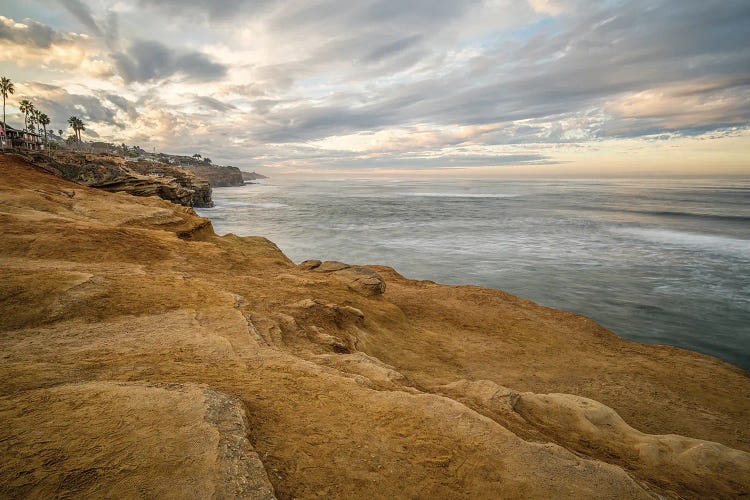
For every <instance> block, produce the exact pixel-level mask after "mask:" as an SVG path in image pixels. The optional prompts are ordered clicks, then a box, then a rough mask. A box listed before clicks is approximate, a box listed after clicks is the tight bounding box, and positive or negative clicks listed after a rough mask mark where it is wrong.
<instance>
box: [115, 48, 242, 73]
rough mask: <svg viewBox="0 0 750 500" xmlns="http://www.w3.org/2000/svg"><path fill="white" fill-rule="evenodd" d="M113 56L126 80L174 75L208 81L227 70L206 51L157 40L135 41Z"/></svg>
mask: <svg viewBox="0 0 750 500" xmlns="http://www.w3.org/2000/svg"><path fill="white" fill-rule="evenodd" d="M112 57H113V59H114V62H115V67H116V68H117V71H118V73H119V75H120V76H121V77H122V78H123V80H125V82H126V83H132V82H148V81H153V80H163V79H165V78H168V77H170V76H172V75H180V76H183V77H184V78H186V79H190V80H199V81H207V80H215V79H219V78H221V77H223V76H224V75H225V74H226V72H227V68H226V66H224V65H222V64H219V63H216V62H213V61H211V60H210V59H209V58H208V57H207V56H206V55H205V54H202V53H200V52H182V53H180V52H178V51H174V50H172V49H170V48H169V47H167V46H166V45H164V44H162V43H161V42H156V41H144V40H138V41H135V42H133V43H132V44H131V46H130V48H129V49H128V51H127V52H119V53H116V54H114V55H113V56H112Z"/></svg>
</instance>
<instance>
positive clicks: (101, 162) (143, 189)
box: [29, 152, 213, 207]
mask: <svg viewBox="0 0 750 500" xmlns="http://www.w3.org/2000/svg"><path fill="white" fill-rule="evenodd" d="M29 159H30V160H31V161H33V162H34V164H35V165H36V166H38V167H41V168H43V169H44V170H46V171H48V172H50V173H53V174H55V175H59V176H61V177H64V178H66V179H68V180H71V181H74V182H77V183H80V184H84V185H86V186H91V187H95V188H98V189H103V190H105V191H111V192H124V193H128V194H132V195H134V196H158V197H159V198H162V199H165V200H168V201H171V202H172V203H177V204H179V205H184V206H187V207H211V206H213V201H212V200H211V186H210V185H209V183H208V182H207V181H205V180H203V179H201V178H199V177H197V176H196V175H194V174H192V173H191V172H189V171H187V170H185V169H183V168H180V167H176V166H174V165H170V164H167V163H159V162H152V161H132V160H126V159H123V158H121V157H118V156H114V155H107V154H85V153H75V152H55V153H54V156H48V155H46V154H43V153H31V154H29Z"/></svg>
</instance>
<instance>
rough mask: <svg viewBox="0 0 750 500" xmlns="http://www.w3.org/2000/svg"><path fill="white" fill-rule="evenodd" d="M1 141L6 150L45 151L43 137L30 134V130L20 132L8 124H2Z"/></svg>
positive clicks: (0, 129) (0, 128) (0, 127)
mask: <svg viewBox="0 0 750 500" xmlns="http://www.w3.org/2000/svg"><path fill="white" fill-rule="evenodd" d="M0 124H2V126H0V141H2V145H3V147H4V148H8V147H9V148H14V149H28V150H31V151H40V150H42V149H44V142H43V141H42V136H40V135H39V134H35V133H34V132H29V131H28V130H19V129H17V128H13V127H11V126H10V125H8V124H3V123H2V122H0Z"/></svg>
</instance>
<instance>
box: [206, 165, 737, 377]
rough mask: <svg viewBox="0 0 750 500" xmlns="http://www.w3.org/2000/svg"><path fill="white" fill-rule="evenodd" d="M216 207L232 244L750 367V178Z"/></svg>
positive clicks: (232, 202) (299, 188)
mask: <svg viewBox="0 0 750 500" xmlns="http://www.w3.org/2000/svg"><path fill="white" fill-rule="evenodd" d="M214 200H215V202H216V207H214V208H211V209H201V210H200V211H199V212H200V213H201V215H204V216H206V217H209V218H210V219H211V220H212V222H213V225H214V228H215V229H216V231H217V232H218V233H219V234H224V233H230V232H231V233H235V234H238V235H243V236H247V235H260V236H265V237H267V238H269V239H270V240H272V241H274V242H275V243H276V244H277V245H278V246H279V247H280V248H281V249H282V250H283V251H284V252H285V253H286V254H287V255H288V256H289V257H290V258H291V259H293V260H294V261H296V262H299V261H302V260H305V259H321V260H341V261H344V262H348V263H357V264H384V265H388V266H392V267H394V268H395V269H396V270H398V271H399V272H400V273H401V274H403V275H405V276H407V277H410V278H415V279H430V280H434V281H437V282H441V283H446V284H476V285H482V286H486V287H492V288H499V289H502V290H506V291H508V292H510V293H513V294H515V295H519V296H522V297H526V298H529V299H531V300H534V301H536V302H539V303H541V304H544V305H547V306H552V307H556V308H560V309H565V310H568V311H573V312H576V313H580V314H583V315H585V316H588V317H590V318H593V319H594V320H596V321H597V322H599V323H601V324H602V325H604V326H606V327H608V328H609V329H611V330H612V331H614V332H616V333H617V334H619V335H620V336H622V337H625V338H628V339H632V340H636V341H640V342H646V343H655V344H669V345H675V346H679V347H683V348H686V349H691V350H695V351H699V352H703V353H706V354H710V355H713V356H716V357H719V358H722V359H724V360H726V361H729V362H731V363H734V364H736V365H738V366H741V367H743V368H745V369H750V179H737V178H734V179H730V178H727V179H690V180H667V179H638V180H633V179H630V180H618V179H613V180H610V179H606V180H579V179H576V180H559V179H558V180H554V179H524V180H518V179H516V180H507V179H493V180H478V179H451V180H446V179H438V180H436V179H427V180H425V179H420V180H406V179H382V178H374V179H369V178H356V179H335V180H331V179H329V180H322V179H314V180H310V179H304V180H303V179H295V180H276V179H269V180H267V181H265V182H264V183H262V184H252V185H246V186H243V187H233V188H218V189H215V190H214Z"/></svg>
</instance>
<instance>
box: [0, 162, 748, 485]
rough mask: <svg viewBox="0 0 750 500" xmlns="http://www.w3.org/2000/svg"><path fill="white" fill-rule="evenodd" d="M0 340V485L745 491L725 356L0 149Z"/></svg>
mask: <svg viewBox="0 0 750 500" xmlns="http://www.w3.org/2000/svg"><path fill="white" fill-rule="evenodd" d="M311 237H312V236H311ZM561 293H564V291H561ZM0 358H1V359H2V363H0V380H2V383H1V384H0V424H1V425H0V497H27V496H36V497H50V496H71V497H72V496H75V497H81V496H95V497H96V496H118V497H122V496H128V497H130V496H139V497H153V498H160V497H173V498H208V497H219V498H231V497H237V498H240V497H243V498H273V497H274V496H275V497H277V498H430V499H442V498H450V499H456V498H472V499H474V498H519V497H523V498H656V497H657V496H667V497H677V496H681V497H692V498H705V497H742V496H743V495H744V496H747V495H748V494H750V454H749V453H748V451H749V450H750V398H748V395H749V394H750V378H748V374H747V373H746V372H743V371H741V370H739V369H737V368H735V367H733V366H731V365H728V364H726V363H723V362H721V361H719V360H717V359H714V358H711V357H708V356H704V355H701V354H696V353H692V352H687V351H683V350H680V349H676V348H671V347H664V346H649V345H642V344H638V343H634V342H628V341H625V340H623V339H620V338H619V337H617V336H616V335H614V334H613V333H611V332H609V331H607V330H606V329H604V328H602V327H601V326H599V325H597V324H596V323H594V322H593V321H591V320H588V319H586V318H583V317H581V316H577V315H574V314H570V313H566V312H563V311H558V310H554V309H549V308H545V307H541V306H539V305H537V304H535V303H532V302H530V301H527V300H523V299H520V298H518V297H514V296H512V295H509V294H507V293H504V292H501V291H497V290H489V289H484V288H480V287H473V286H443V285H439V284H436V283H433V282H428V281H412V280H408V279H406V278H404V277H402V276H400V275H399V274H398V273H397V272H395V271H394V270H392V269H389V268H386V267H380V266H352V265H348V264H344V263H337V262H319V261H308V262H305V263H304V264H302V265H299V266H297V265H295V264H294V263H293V262H291V261H290V260H289V259H287V258H286V257H285V256H284V255H283V254H282V253H281V252H280V251H279V249H278V248H277V247H276V246H275V245H274V244H273V243H271V242H270V241H268V240H266V239H264V238H261V237H237V236H234V235H227V236H223V237H220V236H217V235H215V234H214V232H213V231H212V229H211V225H210V223H209V222H208V221H207V220H205V219H202V218H200V217H198V216H196V215H195V213H194V212H193V211H192V209H190V208H187V207H181V206H177V205H174V204H171V203H168V202H166V201H163V200H160V199H157V198H153V197H152V198H137V197H133V196H129V195H127V194H124V193H107V192H103V191H100V190H95V189H91V188H88V187H85V186H82V185H80V184H75V183H72V182H69V181H66V180H64V179H61V178H59V177H56V176H53V175H50V174H48V173H46V172H44V171H42V170H41V169H40V168H38V167H35V166H33V165H32V164H30V163H28V162H25V161H23V160H22V159H19V158H17V157H13V156H10V155H0Z"/></svg>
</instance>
